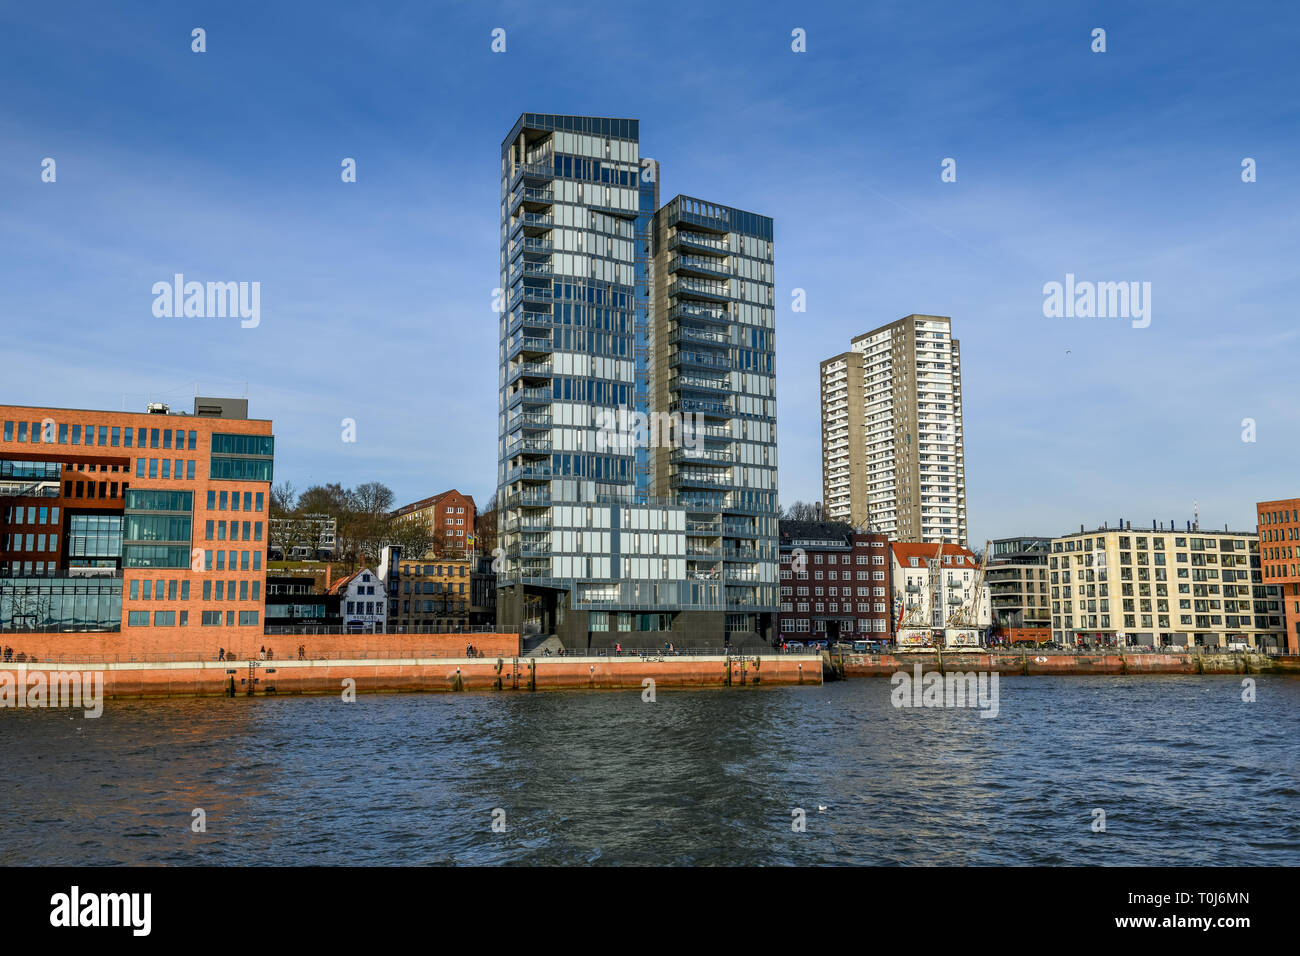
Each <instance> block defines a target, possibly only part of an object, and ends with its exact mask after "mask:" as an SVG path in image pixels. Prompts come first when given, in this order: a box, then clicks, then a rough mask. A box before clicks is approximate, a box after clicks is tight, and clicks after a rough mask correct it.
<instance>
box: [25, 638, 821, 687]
mask: <svg viewBox="0 0 1300 956" xmlns="http://www.w3.org/2000/svg"><path fill="white" fill-rule="evenodd" d="M457 636H459V635H457ZM482 636H483V635H479V637H482ZM20 666H21V667H22V668H25V670H26V673H27V675H28V676H27V678H26V680H27V682H28V683H29V684H30V683H31V681H32V680H33V678H32V676H31V675H32V674H34V673H36V672H38V671H44V672H47V673H50V672H56V671H59V670H73V669H75V670H80V671H99V672H102V673H103V675H104V697H105V699H110V700H111V699H125V698H162V697H225V696H232V695H233V696H237V697H243V696H257V697H262V696H286V695H288V696H292V695H298V694H341V693H342V692H343V690H344V687H345V684H344V682H345V681H346V680H352V681H354V682H355V685H354V686H355V690H356V692H357V693H380V692H459V691H498V690H499V691H515V690H518V691H525V692H526V691H530V690H560V689H590V690H596V689H601V690H611V689H630V688H635V689H638V690H639V689H642V687H643V681H644V680H645V679H646V678H651V679H653V680H654V682H655V687H656V690H658V689H661V688H673V687H676V688H682V687H736V688H740V687H762V686H772V685H790V684H809V685H817V684H821V682H822V660H821V657H820V656H818V655H815V654H808V655H793V654H790V655H774V656H771V657H763V656H759V657H748V658H736V657H732V658H727V657H723V656H720V655H719V656H710V657H703V656H701V657H666V658H635V657H632V658H626V657H625V658H617V657H616V658H610V657H562V658H556V657H550V658H548V657H539V658H531V657H530V658H512V657H496V658H487V657H474V658H467V657H462V658H412V659H366V660H358V659H352V660H343V659H340V660H304V661H299V660H284V661H281V660H270V661H260V660H259V661H256V662H250V661H222V662H217V661H168V662H125V663H119V662H101V663H99V664H98V665H96V664H94V663H84V664H78V665H75V666H73V665H60V664H55V663H37V664H24V665H15V664H0V673H14V672H15V671H16V670H17V669H18V668H19V667H20Z"/></svg>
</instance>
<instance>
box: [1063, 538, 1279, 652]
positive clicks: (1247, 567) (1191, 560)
mask: <svg viewBox="0 0 1300 956" xmlns="http://www.w3.org/2000/svg"><path fill="white" fill-rule="evenodd" d="M1048 575H1049V579H1050V581H1051V588H1052V637H1053V639H1055V640H1057V641H1060V642H1061V643H1065V644H1071V645H1073V644H1079V643H1088V644H1094V645H1102V646H1109V645H1115V646H1118V647H1123V646H1125V645H1132V644H1144V645H1148V646H1154V647H1207V648H1215V647H1217V648H1218V649H1220V650H1226V649H1228V648H1229V647H1231V646H1233V645H1237V646H1241V647H1250V648H1258V649H1261V650H1263V649H1268V648H1277V647H1279V646H1280V645H1281V643H1282V642H1283V640H1284V630H1283V616H1282V615H1283V612H1282V597H1281V588H1280V586H1279V585H1278V584H1275V583H1273V584H1270V583H1268V582H1267V581H1265V579H1264V577H1263V575H1262V573H1261V568H1260V543H1259V539H1258V537H1257V536H1256V534H1255V533H1254V532H1241V531H1203V530H1200V529H1198V528H1197V527H1195V526H1194V525H1192V524H1191V522H1188V527H1187V530H1185V531H1183V530H1175V529H1174V527H1173V524H1172V522H1171V523H1170V524H1169V525H1167V526H1163V525H1160V524H1159V523H1158V522H1152V527H1151V528H1133V527H1132V523H1131V522H1130V523H1129V524H1128V525H1127V526H1125V527H1123V528H1101V529H1099V530H1093V531H1084V530H1082V529H1080V531H1079V532H1078V533H1076V534H1069V535H1063V536H1062V537H1059V538H1053V539H1052V553H1051V557H1050V559H1049V562H1048Z"/></svg>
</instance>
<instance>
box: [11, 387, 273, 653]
mask: <svg viewBox="0 0 1300 956" xmlns="http://www.w3.org/2000/svg"><path fill="white" fill-rule="evenodd" d="M247 412H248V403H247V401H245V400H242V399H209V398H196V399H195V400H194V412H193V413H192V414H189V413H183V412H179V413H178V412H173V411H171V410H170V409H169V408H168V407H167V406H165V405H150V406H149V411H148V412H144V413H133V412H111V411H89V410H81V409H64V408H43V407H27V406H15V405H0V633H2V634H3V642H4V644H5V645H6V646H7V647H12V648H14V649H15V650H17V651H21V649H22V647H23V636H24V635H27V640H28V643H30V644H32V645H33V646H38V645H39V646H40V647H42V648H43V649H44V653H46V654H47V655H48V654H50V653H52V652H51V651H50V650H49V649H50V648H55V651H54V652H53V653H57V648H58V647H59V640H58V638H59V636H61V635H62V636H68V637H71V636H72V635H79V636H80V635H87V634H96V633H99V634H105V633H112V634H118V635H120V637H119V638H118V639H116V640H114V641H113V642H112V646H113V647H115V648H116V649H117V650H119V651H120V652H121V654H122V655H123V656H127V657H130V656H138V657H139V658H140V659H148V658H150V657H153V656H158V655H166V654H171V653H181V652H189V653H195V654H201V655H203V656H212V655H215V654H216V651H217V648H218V647H223V648H226V649H229V650H235V649H238V650H239V651H241V652H242V651H248V650H254V649H256V648H257V647H258V646H260V645H261V643H262V642H263V627H264V603H265V594H264V590H265V577H266V570H265V566H264V555H265V552H266V534H265V530H266V517H267V512H266V509H267V505H268V500H269V494H270V488H271V481H272V472H273V467H274V449H275V439H274V438H273V437H272V434H271V422H270V421H267V420H258V419H250V418H248V414H247ZM51 638H55V639H54V640H51Z"/></svg>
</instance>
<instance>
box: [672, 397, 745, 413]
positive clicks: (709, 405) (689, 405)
mask: <svg viewBox="0 0 1300 956" xmlns="http://www.w3.org/2000/svg"><path fill="white" fill-rule="evenodd" d="M668 410H669V411H670V412H699V413H700V414H701V415H714V416H721V417H727V418H730V417H731V414H732V412H731V406H730V405H728V404H727V403H726V402H706V401H701V400H699V399H694V398H684V399H682V400H680V401H676V402H673V403H671V404H670V405H669V407H668Z"/></svg>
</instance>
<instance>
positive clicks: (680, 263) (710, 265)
mask: <svg viewBox="0 0 1300 956" xmlns="http://www.w3.org/2000/svg"><path fill="white" fill-rule="evenodd" d="M668 272H669V273H670V274H672V273H676V274H677V275H679V276H698V277H700V278H704V279H710V278H716V279H729V278H731V273H730V271H728V269H727V260H726V259H717V258H712V257H710V256H673V257H672V258H671V259H669V260H668Z"/></svg>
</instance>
